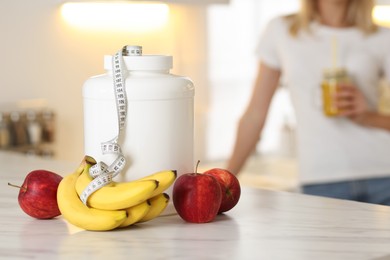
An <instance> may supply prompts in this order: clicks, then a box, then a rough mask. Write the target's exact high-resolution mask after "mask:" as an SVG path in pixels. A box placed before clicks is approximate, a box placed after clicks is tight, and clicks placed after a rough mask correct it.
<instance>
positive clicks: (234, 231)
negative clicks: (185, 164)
mask: <svg viewBox="0 0 390 260" xmlns="http://www.w3.org/2000/svg"><path fill="white" fill-rule="evenodd" d="M0 165H1V167H0V169H1V170H0V176H1V180H2V186H3V188H1V189H0V202H1V211H0V212H1V213H0V227H1V230H0V259H136V260H140V259H141V260H142V259H164V260H165V259H196V260H200V259H202V260H203V259H240V260H241V259H244V260H245V259H315V260H318V259H332V260H333V259H353V260H358V259H390V207H385V206H378V205H369V204H363V203H358V202H348V201H341V200H333V199H325V198H317V197H312V196H306V195H301V194H294V193H288V192H279V191H270V190H261V189H253V188H249V187H243V194H242V198H241V201H240V203H239V204H238V205H237V207H235V208H234V209H233V210H231V211H230V212H228V213H227V214H225V215H221V216H219V217H218V218H217V219H216V221H214V222H212V223H208V224H189V223H185V222H184V221H182V220H181V219H180V217H179V216H177V215H171V216H164V217H160V218H158V219H155V220H153V221H150V222H147V223H143V224H139V225H137V226H133V227H130V228H128V229H122V230H117V231H110V232H90V231H83V230H80V229H78V228H75V227H73V226H70V225H68V224H67V223H66V222H65V221H64V220H63V219H62V218H56V219H53V220H36V219H33V218H30V217H29V216H27V215H25V214H24V213H23V212H22V211H21V209H20V208H19V206H18V203H17V190H15V189H13V188H11V187H8V186H7V182H8V181H10V182H13V183H16V184H17V183H21V182H22V181H23V178H24V176H25V174H26V173H27V172H28V171H30V170H34V169H38V168H44V169H48V170H55V171H58V172H60V173H61V174H66V173H67V172H70V171H72V170H73V168H74V165H72V164H67V163H60V162H53V161H44V160H38V159H28V158H24V157H20V156H17V155H8V154H4V153H0Z"/></svg>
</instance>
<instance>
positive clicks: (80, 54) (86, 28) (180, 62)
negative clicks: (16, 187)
mask: <svg viewBox="0 0 390 260" xmlns="http://www.w3.org/2000/svg"><path fill="white" fill-rule="evenodd" d="M102 2H104V3H106V4H111V5H107V6H104V7H103V9H104V12H103V14H101V13H99V12H100V11H101V10H100V9H99V6H100V5H101V3H102ZM386 2H387V1H378V4H388V3H386ZM75 5H76V6H78V7H76V8H86V9H76V10H74V9H72V8H73V7H74V6H75ZM80 5H84V7H82V6H81V7H80ZM85 5H87V6H85ZM100 5H96V3H93V2H92V1H80V0H78V1H77V0H76V1H65V0H34V1H28V0H1V1H0V31H1V34H2V35H1V41H0V49H1V59H2V62H1V64H0V71H1V77H0V86H1V92H0V149H3V150H18V151H20V152H24V153H27V154H38V155H42V156H48V157H54V158H56V159H59V160H64V161H74V162H77V163H78V162H79V161H80V158H82V156H83V105H82V95H81V90H82V85H83V83H84V81H85V80H86V79H87V78H89V77H91V76H94V75H98V74H101V73H104V70H103V56H104V55H106V54H114V53H115V52H116V51H118V50H119V49H120V48H121V47H122V46H124V45H142V46H143V52H144V54H168V55H172V56H173V58H174V68H173V70H172V73H174V74H179V75H185V76H188V77H190V78H191V79H192V80H193V81H194V83H195V87H196V97H195V140H196V142H195V158H197V159H198V158H199V159H200V160H202V161H203V162H204V163H205V164H207V163H210V165H212V164H215V165H218V166H221V167H222V166H223V165H224V160H226V158H227V157H228V156H229V154H230V152H231V149H232V146H233V142H234V136H235V131H236V124H237V121H238V119H239V116H240V115H241V113H242V112H243V109H244V108H245V105H246V102H247V99H248V98H249V95H250V93H251V89H252V82H253V80H254V76H255V70H256V64H257V62H256V59H255V57H254V48H255V45H256V43H257V39H258V36H259V34H260V33H261V31H262V29H263V28H264V26H265V24H266V23H267V22H268V21H269V19H271V18H272V17H274V16H276V15H279V14H284V13H290V12H293V11H295V10H296V9H297V8H298V5H299V0H230V1H229V0H202V1H199V0H197V1H195V0H192V1H191V0H171V1H161V2H151V1H138V2H134V1H122V2H115V1H108V0H107V1H100ZM115 8H118V9H115ZM142 8H146V9H142ZM134 10H135V12H134ZM77 12H81V13H79V15H80V16H77ZM111 12H114V14H115V15H114V16H110V14H112V13H111ZM94 14H95V16H93V15H94ZM122 14H125V15H124V16H122ZM149 14H152V15H151V16H149ZM375 17H376V19H377V21H378V22H379V23H381V24H383V25H389V24H390V22H389V20H386V19H389V18H388V17H390V11H389V6H381V8H377V9H376V10H375ZM94 19H96V21H95V20H94ZM106 19H107V21H106ZM87 21H95V22H96V23H95V24H87V23H86V22H87ZM388 95H389V91H388V88H387V87H383V97H387V96H388ZM382 109H384V110H386V109H387V108H386V107H383V108H382ZM268 118H269V119H268V122H267V125H266V129H265V130H264V133H263V136H262V140H263V141H262V142H261V145H259V147H258V149H257V154H260V155H261V156H260V157H261V158H262V159H261V160H253V161H250V162H249V163H248V165H247V171H249V172H251V171H252V172H253V171H254V169H258V168H259V167H262V169H263V170H264V171H263V172H264V174H263V175H264V176H267V173H268V177H269V178H268V179H264V178H263V179H261V180H259V179H256V180H255V179H253V180H252V179H251V180H250V182H253V183H255V184H256V182H262V183H264V182H267V183H268V184H270V185H271V186H272V185H274V184H275V183H277V184H275V185H277V186H278V187H280V185H284V187H287V188H289V187H290V186H294V183H295V182H294V176H295V171H296V165H295V160H294V139H293V132H294V123H295V122H294V115H293V113H292V110H291V106H290V103H289V97H288V92H287V90H286V89H284V88H283V86H281V87H280V89H279V90H278V92H277V94H276V97H275V99H274V101H273V104H272V107H271V114H270V116H269V117H268ZM21 124H24V125H25V126H26V128H25V129H27V130H26V131H27V132H23V130H20V129H21V128H20V125H21ZM9 126H11V127H12V128H13V129H14V130H13V131H14V132H18V131H19V139H17V140H16V139H12V138H11V137H12V136H7V133H6V131H4V129H6V127H9ZM18 129H19V130H18ZM21 131H22V133H20V132H21ZM40 133H43V135H41V134H40ZM23 134H24V136H23ZM20 135H22V137H20ZM23 138H24V139H23ZM28 140H29V141H28ZM254 157H256V155H254ZM280 167H282V168H280ZM267 169H268V170H267ZM275 172H277V173H279V174H276V175H275V174H274V173H275ZM281 173H283V174H287V175H288V176H287V177H292V178H290V179H289V178H287V180H291V183H290V182H287V183H286V181H284V183H283V184H280V179H285V180H286V176H281ZM250 176H251V175H250ZM270 176H274V177H270ZM252 177H253V176H252ZM272 178H276V179H272Z"/></svg>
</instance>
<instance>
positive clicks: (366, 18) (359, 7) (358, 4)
mask: <svg viewBox="0 0 390 260" xmlns="http://www.w3.org/2000/svg"><path fill="white" fill-rule="evenodd" d="M374 2H375V0H349V6H348V11H347V15H346V23H347V24H348V25H351V26H355V27H357V28H358V29H360V30H362V31H363V32H364V33H367V34H369V33H373V32H375V31H376V30H377V26H376V25H375V24H374V22H373V19H372V9H373V8H374ZM287 19H289V20H290V21H291V23H290V33H291V35H293V36H296V35H297V34H298V32H299V31H300V30H306V31H310V30H309V25H310V23H311V22H312V21H318V20H319V14H318V8H317V1H316V0H301V8H300V11H299V12H298V13H296V14H293V15H290V16H288V17H287Z"/></svg>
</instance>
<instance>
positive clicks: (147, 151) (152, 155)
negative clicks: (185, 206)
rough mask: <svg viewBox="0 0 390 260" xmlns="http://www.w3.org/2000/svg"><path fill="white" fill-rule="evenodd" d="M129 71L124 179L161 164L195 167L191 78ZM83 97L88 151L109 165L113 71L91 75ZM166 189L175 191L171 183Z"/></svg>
mask: <svg viewBox="0 0 390 260" xmlns="http://www.w3.org/2000/svg"><path fill="white" fill-rule="evenodd" d="M141 57H142V56H141ZM126 58H128V57H124V59H125V60H126ZM130 59H131V57H130ZM137 59H140V57H137ZM141 59H142V58H141ZM127 73H128V76H127V77H126V80H125V82H126V94H127V118H126V125H125V128H124V129H123V130H122V133H121V136H120V137H119V144H120V146H121V148H122V152H123V155H124V156H125V158H126V161H127V162H126V166H125V169H124V171H123V172H122V174H121V176H119V178H120V181H130V180H135V179H139V178H141V177H144V176H147V175H150V174H152V173H154V172H157V171H161V170H170V169H172V170H177V174H178V176H180V175H182V174H184V173H188V172H193V168H194V158H193V150H194V149H193V146H194V144H193V142H194V86H193V83H192V82H191V81H190V80H189V79H188V78H185V77H180V76H175V75H172V74H169V71H168V70H147V69H146V70H137V71H132V70H129V71H128V72H127ZM83 99H84V152H85V154H86V155H90V156H92V157H93V158H95V159H96V160H97V161H103V162H105V163H106V164H108V165H110V164H111V163H112V161H113V160H114V158H115V155H110V154H109V155H103V154H102V151H101V143H102V142H106V141H109V140H111V139H113V138H114V137H116V136H117V135H118V118H117V108H116V101H115V95H114V87H113V78H112V74H111V72H108V73H107V74H103V75H100V76H95V77H92V78H90V79H88V80H87V81H86V82H85V83H84V86H83ZM167 193H168V194H169V195H170V196H171V197H172V187H171V188H170V189H169V190H168V191H167ZM170 213H174V208H173V206H172V204H171V205H170V206H168V208H167V209H166V211H165V214H170Z"/></svg>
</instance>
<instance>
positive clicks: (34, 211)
mask: <svg viewBox="0 0 390 260" xmlns="http://www.w3.org/2000/svg"><path fill="white" fill-rule="evenodd" d="M61 180H62V177H61V176H60V175H58V174H56V173H54V172H50V171H46V170H35V171H32V172H30V173H29V174H27V176H26V178H25V179H24V182H23V184H22V186H21V187H19V186H15V185H13V184H10V183H8V185H10V186H14V187H18V188H20V189H19V196H18V201H19V205H20V207H21V208H22V210H23V211H24V212H25V213H26V214H28V215H30V216H31V217H34V218H39V219H50V218H54V217H56V216H59V215H61V212H60V210H59V209H58V204H57V188H58V185H59V184H60V182H61Z"/></svg>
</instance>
